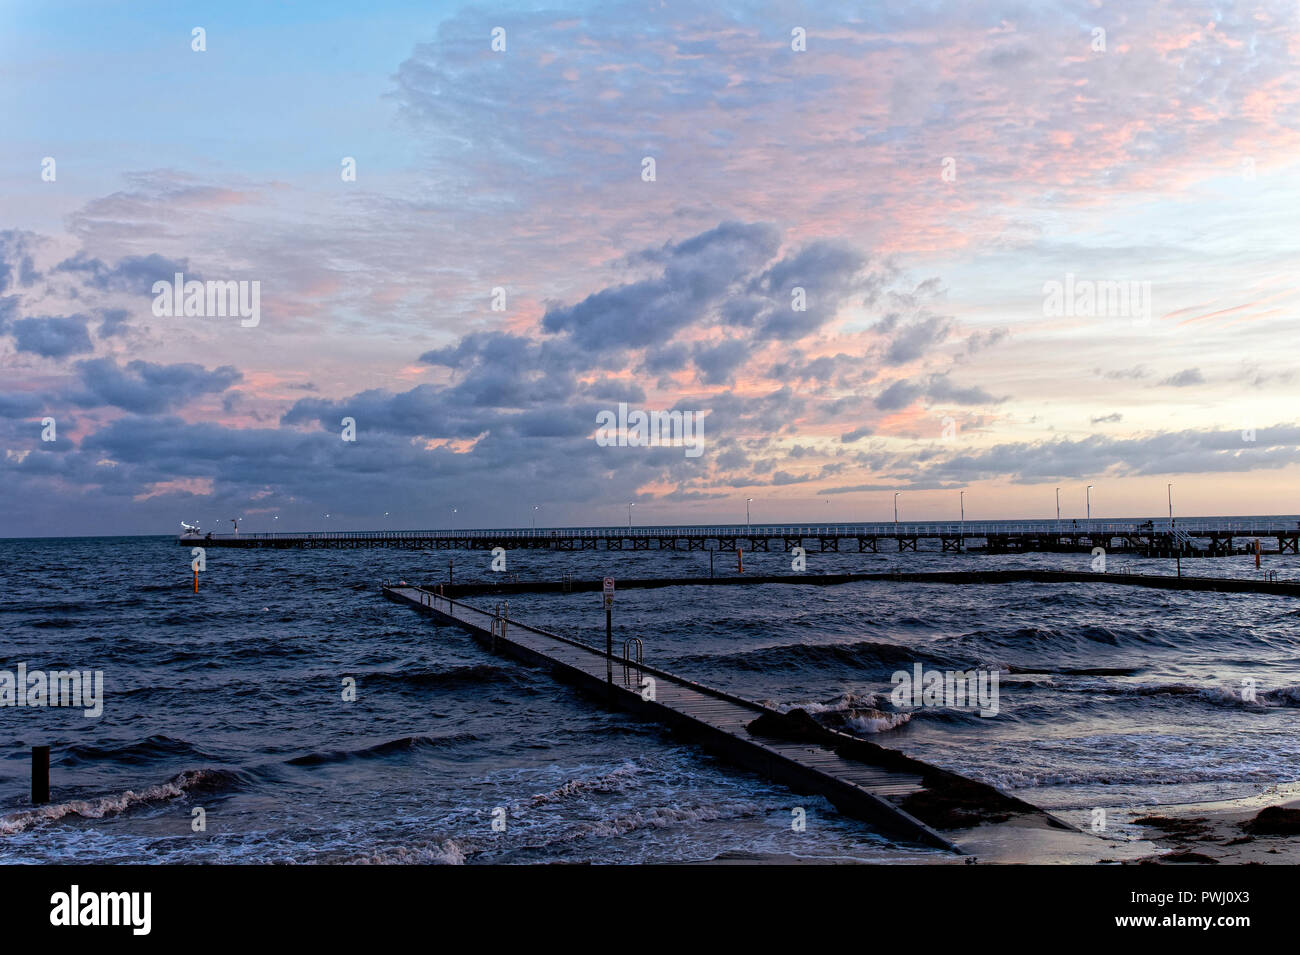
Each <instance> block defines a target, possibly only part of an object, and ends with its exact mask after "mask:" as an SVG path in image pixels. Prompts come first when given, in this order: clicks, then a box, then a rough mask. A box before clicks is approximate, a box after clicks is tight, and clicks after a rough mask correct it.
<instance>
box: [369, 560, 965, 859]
mask: <svg viewBox="0 0 1300 955" xmlns="http://www.w3.org/2000/svg"><path fill="white" fill-rule="evenodd" d="M384 595H385V596H386V597H388V598H389V599H392V600H396V601H399V602H402V603H405V604H408V605H412V606H414V607H417V608H418V609H420V610H422V611H423V612H425V613H428V614H431V615H433V616H435V617H437V618H439V619H442V620H444V621H447V622H450V623H454V624H456V625H458V626H460V627H461V628H463V629H465V630H467V631H468V632H469V633H470V634H471V635H473V636H474V637H475V638H476V639H477V640H478V641H479V642H481V643H483V644H484V645H485V646H487V647H488V648H489V649H492V650H494V651H495V652H505V653H508V654H510V655H512V656H515V657H516V658H519V659H522V660H524V661H526V662H529V663H533V664H536V665H540V666H544V667H547V668H549V669H550V670H551V671H552V672H553V673H554V674H555V675H556V676H557V677H559V678H560V679H563V680H565V681H566V682H569V683H573V684H576V685H578V686H581V687H583V688H585V689H587V690H591V691H595V692H597V693H599V694H601V695H603V696H604V697H605V698H606V699H607V700H608V701H609V702H611V703H613V704H615V705H618V706H621V707H623V708H625V709H628V710H630V711H632V712H634V713H637V714H639V715H642V716H647V717H649V718H652V719H655V720H657V721H658V722H661V723H665V724H667V725H668V726H671V727H673V728H675V729H678V730H682V731H685V732H686V733H687V734H688V735H690V736H691V737H692V738H694V739H695V740H696V741H697V742H699V743H700V744H701V745H703V746H705V747H706V748H707V749H710V750H711V751H713V752H715V753H717V754H718V755H720V756H722V757H724V758H726V759H729V760H730V761H732V762H736V763H738V764H740V765H742V766H744V767H746V768H748V769H751V770H753V771H755V772H758V773H760V774H762V775H765V776H767V777H769V778H771V779H774V780H776V781H777V782H780V783H783V784H785V785H788V786H789V787H790V788H791V789H794V790H795V791H797V792H805V793H816V794H818V795H822V796H825V797H826V798H827V799H829V800H830V801H831V802H832V803H834V804H835V805H836V806H837V807H838V808H839V809H840V810H841V811H842V812H844V813H845V814H847V815H852V816H856V817H858V818H861V819H865V820H867V821H868V822H871V823H873V824H875V825H876V826H878V827H879V828H881V829H882V830H884V831H886V832H889V833H891V834H894V835H896V836H901V837H903V838H906V839H908V840H911V841H915V842H920V843H922V844H925V845H929V846H933V847H936V848H942V849H947V850H950V851H953V852H960V851H961V850H960V849H959V848H958V847H957V846H956V845H955V844H953V843H952V842H951V841H949V840H948V839H946V838H945V837H944V836H942V835H940V834H939V833H938V832H937V831H935V830H934V829H932V828H931V827H930V826H927V825H926V824H925V823H923V822H921V821H920V820H918V819H916V818H915V817H914V816H912V815H910V814H908V813H907V812H905V811H903V810H902V809H900V808H899V807H898V806H897V805H895V804H894V802H893V801H894V800H900V799H902V798H904V797H906V796H908V795H910V794H912V793H916V792H918V791H920V790H922V789H923V788H924V786H923V784H922V780H921V777H920V776H919V775H916V774H912V773H907V772H900V771H896V770H894V769H891V768H885V767H880V766H872V765H870V764H867V763H863V762H859V761H857V760H851V759H845V758H844V757H841V756H840V755H839V754H837V753H836V752H834V751H833V750H830V749H828V748H826V747H823V746H821V745H819V744H816V743H809V742H799V741H791V740H787V739H781V738H776V737H769V736H758V735H754V734H751V733H750V732H749V731H748V730H747V729H746V727H747V725H748V724H749V723H750V722H751V721H753V720H754V719H756V718H757V717H759V716H761V715H763V714H765V713H774V712H775V711H773V710H771V709H770V708H768V707H765V706H762V705H761V704H759V703H755V702H752V701H750V700H745V699H742V698H740V697H736V696H732V695H731V694H728V693H724V692H723V691H721V690H716V689H713V688H710V687H705V686H702V685H700V684H698V683H695V682H693V681H690V680H685V679H683V678H681V677H679V676H676V675H674V674H671V673H668V672H666V671H663V670H659V669H657V668H655V667H651V666H644V665H637V664H636V663H630V664H626V665H625V663H624V661H623V660H622V658H620V657H615V658H609V657H606V656H605V654H604V652H603V651H602V650H598V649H596V648H593V647H588V646H587V645H585V644H581V643H578V642H577V641H574V640H570V639H568V638H566V637H562V636H560V635H558V634H552V633H547V632H546V631H542V630H538V629H536V628H533V627H529V626H527V625H525V624H521V623H519V622H518V621H516V620H508V621H505V625H504V628H502V626H501V621H500V620H498V619H497V618H495V617H494V616H493V615H492V614H491V613H488V612H485V611H483V610H479V609H477V608H475V607H470V606H468V605H466V604H463V603H460V602H458V601H455V600H450V599H448V598H446V597H442V596H440V595H438V594H436V593H434V592H432V591H429V590H426V589H424V588H420V587H414V586H409V585H404V584H402V585H397V586H388V585H385V586H384ZM502 629H504V635H502ZM645 678H650V679H652V680H653V681H654V689H655V692H654V699H653V700H646V699H644V698H643V696H642V681H643V679H645Z"/></svg>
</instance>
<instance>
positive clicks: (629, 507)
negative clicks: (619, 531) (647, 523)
mask: <svg viewBox="0 0 1300 955" xmlns="http://www.w3.org/2000/svg"><path fill="white" fill-rule="evenodd" d="M634 507H636V501H628V502H627V529H628V530H631V529H632V508H634Z"/></svg>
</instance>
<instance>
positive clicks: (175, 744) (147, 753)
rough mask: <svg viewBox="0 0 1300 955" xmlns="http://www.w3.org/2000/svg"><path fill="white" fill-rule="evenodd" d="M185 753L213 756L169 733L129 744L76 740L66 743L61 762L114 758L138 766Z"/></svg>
mask: <svg viewBox="0 0 1300 955" xmlns="http://www.w3.org/2000/svg"><path fill="white" fill-rule="evenodd" d="M179 756H184V757H188V758H190V759H194V760H213V759H215V757H213V756H210V755H209V754H207V753H205V752H203V751H202V750H201V749H199V748H198V747H197V746H194V745H192V744H191V743H187V742H186V741H185V740H183V739H173V738H172V737H170V736H150V737H148V738H147V739H142V740H135V741H133V742H130V743H117V744H98V745H97V744H94V743H78V744H76V745H73V746H69V747H68V748H67V749H66V750H65V751H64V753H63V756H62V757H61V759H60V762H62V763H65V764H71V765H77V764H79V763H100V762H103V761H104V760H113V761H115V762H119V763H126V764H127V765H138V764H141V763H148V762H152V761H154V760H159V759H175V758H176V757H179Z"/></svg>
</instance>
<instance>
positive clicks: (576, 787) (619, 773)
mask: <svg viewBox="0 0 1300 955" xmlns="http://www.w3.org/2000/svg"><path fill="white" fill-rule="evenodd" d="M640 772H641V770H640V767H638V766H636V765H635V764H633V763H627V764H625V765H624V766H622V767H620V768H619V769H616V770H614V771H613V772H612V773H606V774H605V775H604V776H597V777H596V778H595V779H570V780H569V781H568V782H566V783H564V784H563V785H562V786H557V787H556V788H554V789H552V790H551V791H550V792H546V793H540V794H538V795H536V796H534V797H533V798H532V799H531V800H530V801H529V805H532V806H540V805H543V804H545V803H548V802H560V801H561V800H564V799H569V798H571V797H573V796H578V795H581V794H582V793H592V792H595V793H610V792H618V791H619V790H621V789H623V787H624V784H625V783H626V782H627V781H628V780H630V779H633V778H635V777H636V776H637V775H639V774H640Z"/></svg>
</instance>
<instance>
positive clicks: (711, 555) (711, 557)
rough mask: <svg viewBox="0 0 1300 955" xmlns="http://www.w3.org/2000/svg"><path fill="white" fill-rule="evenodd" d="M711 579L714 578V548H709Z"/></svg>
mask: <svg viewBox="0 0 1300 955" xmlns="http://www.w3.org/2000/svg"><path fill="white" fill-rule="evenodd" d="M709 579H710V580H712V579H713V548H712V547H710V548H709Z"/></svg>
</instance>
